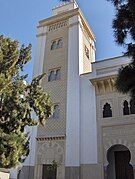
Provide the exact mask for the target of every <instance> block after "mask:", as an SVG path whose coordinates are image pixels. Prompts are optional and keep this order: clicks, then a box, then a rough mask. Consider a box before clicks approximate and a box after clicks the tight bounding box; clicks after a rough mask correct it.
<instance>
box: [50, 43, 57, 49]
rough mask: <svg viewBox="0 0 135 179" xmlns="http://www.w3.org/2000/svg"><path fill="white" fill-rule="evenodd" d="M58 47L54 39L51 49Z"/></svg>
mask: <svg viewBox="0 0 135 179" xmlns="http://www.w3.org/2000/svg"><path fill="white" fill-rule="evenodd" d="M56 48H57V42H56V41H53V42H52V45H51V50H54V49H56Z"/></svg>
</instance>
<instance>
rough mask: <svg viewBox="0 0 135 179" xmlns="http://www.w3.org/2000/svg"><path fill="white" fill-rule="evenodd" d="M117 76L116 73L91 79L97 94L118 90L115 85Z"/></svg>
mask: <svg viewBox="0 0 135 179" xmlns="http://www.w3.org/2000/svg"><path fill="white" fill-rule="evenodd" d="M116 77H117V76H116V75H114V76H107V77H102V78H95V79H91V80H90V81H91V83H92V84H93V85H94V86H95V88H96V94H97V95H101V94H106V93H109V92H110V93H111V92H114V91H116V89H115V86H114V84H115V80H116Z"/></svg>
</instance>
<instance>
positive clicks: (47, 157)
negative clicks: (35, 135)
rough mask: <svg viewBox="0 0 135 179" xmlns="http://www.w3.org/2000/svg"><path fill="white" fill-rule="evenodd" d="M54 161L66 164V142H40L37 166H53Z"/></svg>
mask: <svg viewBox="0 0 135 179" xmlns="http://www.w3.org/2000/svg"><path fill="white" fill-rule="evenodd" d="M53 160H55V161H56V162H57V163H58V164H59V165H61V164H63V163H64V141H43V142H38V149H37V164H51V163H52V161H53Z"/></svg>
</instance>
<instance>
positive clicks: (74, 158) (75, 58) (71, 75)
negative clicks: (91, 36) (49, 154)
mask: <svg viewBox="0 0 135 179" xmlns="http://www.w3.org/2000/svg"><path fill="white" fill-rule="evenodd" d="M79 85H80V79H79V24H78V16H74V17H72V18H70V19H69V36H68V76H67V116H66V162H65V164H66V166H79V165H80V86H79Z"/></svg>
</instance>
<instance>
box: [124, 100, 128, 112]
mask: <svg viewBox="0 0 135 179" xmlns="http://www.w3.org/2000/svg"><path fill="white" fill-rule="evenodd" d="M123 115H129V106H128V102H127V101H126V100H125V101H124V103H123Z"/></svg>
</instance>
